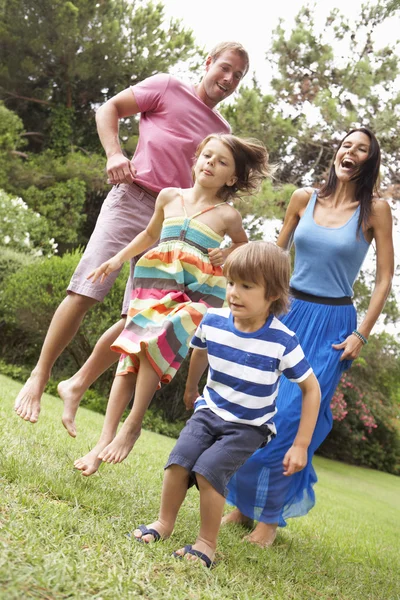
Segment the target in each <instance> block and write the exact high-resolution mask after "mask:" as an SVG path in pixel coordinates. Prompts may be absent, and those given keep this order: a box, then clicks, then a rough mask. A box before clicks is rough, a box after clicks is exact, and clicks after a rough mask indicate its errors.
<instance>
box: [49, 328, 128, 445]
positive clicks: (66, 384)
mask: <svg viewBox="0 0 400 600" xmlns="http://www.w3.org/2000/svg"><path fill="white" fill-rule="evenodd" d="M124 325H125V319H121V320H120V321H118V323H115V324H114V325H113V326H112V327H110V328H109V329H108V330H107V331H106V332H105V333H103V335H102V336H101V338H100V339H99V340H98V342H97V343H96V345H95V347H94V349H93V352H92V354H91V355H90V356H89V358H88V359H87V361H86V362H85V364H84V365H83V366H82V367H81V368H80V369H79V371H77V372H76V373H75V375H73V376H72V377H71V378H70V379H66V380H65V381H61V382H60V383H59V384H58V387H57V391H58V393H59V395H60V397H61V399H62V400H63V402H64V412H63V416H62V423H63V425H64V427H65V429H66V430H67V431H68V433H69V435H70V436H72V437H75V436H76V426H75V415H76V412H77V410H78V407H79V404H80V401H81V399H82V396H83V395H84V393H85V392H86V390H87V389H88V388H89V387H90V386H91V385H92V383H93V382H94V381H96V379H98V378H99V377H100V375H101V374H102V373H104V371H106V370H107V369H108V368H109V367H111V365H113V364H114V363H115V362H116V361H117V360H118V357H119V354H117V353H116V352H113V351H112V350H110V346H111V344H112V343H113V342H115V340H116V339H117V337H118V336H119V334H120V333H121V331H122V330H123V328H124Z"/></svg>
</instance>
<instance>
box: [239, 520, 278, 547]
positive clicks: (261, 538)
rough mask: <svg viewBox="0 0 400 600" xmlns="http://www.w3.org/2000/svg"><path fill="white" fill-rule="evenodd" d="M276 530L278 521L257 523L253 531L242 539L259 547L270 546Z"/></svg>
mask: <svg viewBox="0 0 400 600" xmlns="http://www.w3.org/2000/svg"><path fill="white" fill-rule="evenodd" d="M277 530H278V523H261V522H260V523H257V527H256V528H255V530H254V531H252V532H251V533H249V535H246V536H245V537H244V538H243V540H245V541H246V542H250V543H251V544H256V545H257V546H260V547H261V548H268V546H272V544H273V543H274V541H275V538H276V534H277Z"/></svg>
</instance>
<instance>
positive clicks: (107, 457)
mask: <svg viewBox="0 0 400 600" xmlns="http://www.w3.org/2000/svg"><path fill="white" fill-rule="evenodd" d="M140 431H141V429H140V427H139V428H133V427H132V426H131V425H129V424H128V425H127V423H126V421H125V423H124V424H123V425H122V427H121V430H120V431H119V432H118V434H117V436H116V437H115V438H114V439H113V441H112V442H111V444H108V446H107V447H106V448H104V450H103V451H102V452H100V453H99V458H100V459H101V460H102V461H104V462H107V463H114V464H115V463H120V462H122V461H123V460H125V458H126V457H127V456H128V454H129V452H130V451H131V450H132V448H133V446H134V445H135V443H136V441H137V439H138V437H139V436H140Z"/></svg>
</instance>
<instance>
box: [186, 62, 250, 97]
mask: <svg viewBox="0 0 400 600" xmlns="http://www.w3.org/2000/svg"><path fill="white" fill-rule="evenodd" d="M246 68H247V64H246V61H245V60H244V59H243V58H242V57H241V56H240V54H238V53H237V52H234V51H232V50H226V51H225V52H223V53H222V54H220V56H218V58H217V59H216V60H215V61H213V60H212V58H211V56H209V57H208V58H207V61H206V74H205V75H204V77H203V79H202V81H201V84H200V87H199V89H198V92H199V96H200V97H201V99H202V100H203V102H204V103H205V104H207V106H209V107H210V108H213V107H214V106H216V105H217V104H218V103H219V102H221V100H225V98H227V97H228V96H230V95H231V94H232V93H233V92H234V91H235V90H236V88H237V87H238V85H239V83H240V81H241V80H242V78H243V76H244V74H245V72H246Z"/></svg>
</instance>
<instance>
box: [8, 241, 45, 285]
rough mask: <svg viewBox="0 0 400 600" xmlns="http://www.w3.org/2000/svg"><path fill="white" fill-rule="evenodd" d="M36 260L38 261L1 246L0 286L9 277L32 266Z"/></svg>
mask: <svg viewBox="0 0 400 600" xmlns="http://www.w3.org/2000/svg"><path fill="white" fill-rule="evenodd" d="M35 260H37V259H36V258H34V257H33V256H31V255H29V254H26V253H24V252H18V251H17V250H12V249H11V248H7V247H5V246H0V285H1V284H2V282H3V280H4V279H5V278H6V277H7V276H8V275H12V274H13V273H15V272H16V271H18V270H19V269H23V268H24V267H26V266H28V265H31V264H32V263H33V261H35Z"/></svg>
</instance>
